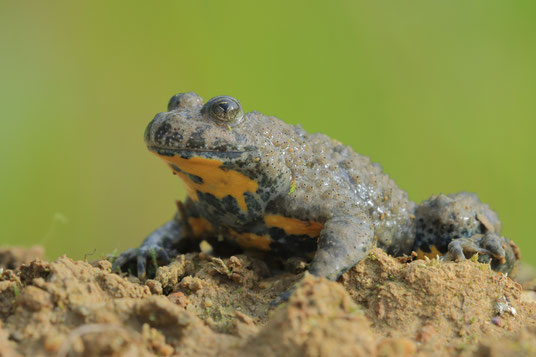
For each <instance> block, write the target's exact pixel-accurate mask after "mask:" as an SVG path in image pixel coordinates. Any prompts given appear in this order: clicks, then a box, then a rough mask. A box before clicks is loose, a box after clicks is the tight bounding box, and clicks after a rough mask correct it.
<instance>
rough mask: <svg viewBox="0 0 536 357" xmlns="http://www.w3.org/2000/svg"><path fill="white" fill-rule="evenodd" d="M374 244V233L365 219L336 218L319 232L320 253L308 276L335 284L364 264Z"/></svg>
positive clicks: (318, 252)
mask: <svg viewBox="0 0 536 357" xmlns="http://www.w3.org/2000/svg"><path fill="white" fill-rule="evenodd" d="M373 243H374V234H373V230H372V227H371V224H370V223H369V221H368V220H367V219H366V218H364V217H361V216H340V217H334V218H332V219H330V220H328V221H327V222H326V223H325V224H324V228H323V229H322V232H320V237H319V239H318V249H317V251H316V254H315V257H314V259H313V261H312V262H311V266H310V268H309V272H310V273H311V274H313V275H316V276H322V277H325V278H328V279H330V280H335V279H337V278H338V277H339V276H340V275H341V274H342V273H344V272H345V271H347V270H348V269H350V268H351V267H353V266H354V265H356V264H357V263H358V262H359V261H361V260H362V259H363V258H364V257H365V256H366V255H367V253H368V252H369V250H370V248H372V245H373Z"/></svg>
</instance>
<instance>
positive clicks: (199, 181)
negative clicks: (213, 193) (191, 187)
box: [186, 173, 204, 184]
mask: <svg viewBox="0 0 536 357" xmlns="http://www.w3.org/2000/svg"><path fill="white" fill-rule="evenodd" d="M186 175H187V176H188V178H189V179H190V180H191V181H192V182H194V183H197V184H202V183H203V182H204V181H203V178H202V177H199V176H197V175H192V174H189V173H186Z"/></svg>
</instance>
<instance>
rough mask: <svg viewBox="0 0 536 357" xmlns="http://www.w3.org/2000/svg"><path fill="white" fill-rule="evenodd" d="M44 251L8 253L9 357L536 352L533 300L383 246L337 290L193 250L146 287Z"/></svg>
mask: <svg viewBox="0 0 536 357" xmlns="http://www.w3.org/2000/svg"><path fill="white" fill-rule="evenodd" d="M40 254H42V250H39V249H37V248H36V249H33V250H21V249H17V248H11V249H3V250H0V266H3V267H4V268H3V272H2V273H1V275H0V314H1V321H0V356H22V355H24V356H60V357H61V356H153V355H158V356H226V357H232V356H257V355H258V356H337V357H343V356H408V357H409V356H460V355H461V356H504V355H508V356H534V355H536V319H535V316H534V313H535V311H536V303H535V302H534V301H535V300H534V298H533V296H532V295H531V293H532V292H530V291H529V292H523V290H522V287H521V286H520V285H519V284H518V283H516V282H514V281H513V280H511V279H510V278H508V277H506V276H504V275H502V274H500V273H496V272H493V271H491V270H490V269H489V265H486V264H480V263H478V262H474V261H470V260H468V261H465V262H463V263H440V262H438V261H437V260H427V261H425V260H417V261H413V262H409V263H406V262H404V261H403V259H396V258H392V257H389V256H387V255H386V254H385V253H384V252H383V251H381V250H379V249H376V250H373V251H372V252H371V253H370V254H369V256H368V258H367V259H365V260H364V261H363V262H361V263H360V264H358V265H357V266H356V267H354V268H353V269H352V270H351V271H349V272H347V273H346V274H344V275H343V276H342V277H341V278H340V279H339V281H338V282H330V281H327V280H325V279H320V278H315V277H312V276H310V275H307V274H305V277H304V274H303V273H301V274H297V275H295V274H290V273H287V274H283V275H277V276H272V275H271V274H270V271H269V269H268V268H267V266H266V265H265V263H264V262H263V261H262V260H258V259H255V258H252V257H248V256H245V255H239V256H233V257H230V258H228V259H219V258H214V257H210V256H207V255H206V254H203V253H199V254H198V253H192V254H187V255H182V256H180V257H179V258H178V259H177V260H176V261H175V262H173V263H172V264H171V265H169V266H166V267H161V268H159V270H158V272H157V276H156V277H155V279H153V280H148V281H146V282H140V281H139V280H138V279H136V278H132V277H130V278H128V277H126V278H125V277H120V276H119V275H116V274H114V273H111V272H110V269H111V264H110V263H109V262H108V261H106V260H102V261H98V262H94V263H92V264H89V263H87V262H83V261H73V260H72V259H69V258H67V257H61V258H59V259H58V260H56V261H55V262H46V261H43V260H40V259H39V258H36V257H37V256H39V255H40ZM34 259H35V260H34ZM30 260H33V261H32V262H30ZM295 282H298V288H297V290H296V291H295V293H294V294H293V295H292V297H291V298H290V300H289V302H288V303H285V304H281V305H279V306H277V307H272V306H271V305H270V302H271V301H273V299H274V298H276V297H277V296H279V294H280V293H281V292H283V291H285V290H286V289H288V288H290V287H291V286H292V285H293V284H294V283H295Z"/></svg>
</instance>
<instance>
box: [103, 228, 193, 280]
mask: <svg viewBox="0 0 536 357" xmlns="http://www.w3.org/2000/svg"><path fill="white" fill-rule="evenodd" d="M183 231H184V230H183V229H182V228H181V225H180V223H179V222H178V221H176V220H171V221H169V222H167V223H165V224H164V225H163V226H161V227H160V228H158V229H156V230H155V231H154V232H152V233H151V234H150V235H149V236H148V237H147V238H146V239H145V240H144V241H143V243H142V244H141V246H140V247H139V248H132V249H128V250H126V251H124V252H123V253H121V255H120V256H118V257H117V258H116V259H115V260H114V262H113V266H112V270H121V271H127V272H131V273H136V274H137V276H138V277H139V278H142V279H143V278H145V277H146V276H147V267H150V269H149V271H150V273H153V274H154V273H155V272H156V268H158V266H159V265H165V264H169V263H170V261H171V258H170V257H174V256H176V255H177V254H178V250H177V249H176V248H175V247H176V246H177V244H176V243H177V242H178V241H179V240H181V238H182V236H183ZM148 263H149V264H148ZM149 275H152V274H149Z"/></svg>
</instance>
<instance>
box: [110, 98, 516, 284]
mask: <svg viewBox="0 0 536 357" xmlns="http://www.w3.org/2000/svg"><path fill="white" fill-rule="evenodd" d="M211 105H213V104H212V103H207V105H205V107H203V100H202V99H201V98H200V97H199V96H197V95H196V94H195V93H184V94H179V95H176V96H174V97H173V98H172V99H171V101H170V103H169V107H168V112H164V113H160V114H158V115H157V116H156V117H155V118H154V119H153V120H152V121H151V123H149V125H148V127H147V129H146V133H145V141H146V144H147V147H148V148H149V150H151V151H154V152H156V153H158V154H160V155H179V156H181V157H183V158H186V159H188V158H191V157H203V158H217V159H219V160H221V161H222V162H223V163H224V164H223V167H225V168H228V169H229V170H234V171H238V172H240V173H242V174H244V175H246V176H248V177H250V178H251V179H254V180H256V181H257V182H258V183H259V189H258V190H257V191H256V192H247V193H245V194H244V195H245V196H246V202H247V208H248V209H247V211H244V210H240V209H237V207H236V201H233V200H227V201H232V202H231V203H229V202H227V203H225V204H227V205H228V206H225V204H224V203H223V202H222V201H223V200H218V201H216V200H214V199H213V198H212V199H211V198H210V197H205V196H203V195H204V194H203V193H202V192H199V193H198V195H199V197H201V199H200V200H199V201H198V202H192V201H191V200H187V202H186V205H187V206H188V207H187V209H188V210H191V212H194V211H195V212H196V214H198V215H199V216H200V217H203V218H206V219H208V220H209V221H210V222H211V223H213V224H214V225H215V226H217V227H225V228H231V229H234V230H236V231H240V232H246V231H247V232H255V233H258V234H263V233H266V226H265V225H264V223H263V217H264V216H265V215H267V214H277V215H281V216H284V217H291V218H297V219H300V220H303V221H317V222H320V223H322V224H323V229H322V231H321V233H320V236H319V237H318V239H317V246H316V247H317V249H316V254H315V256H314V258H313V260H312V262H311V266H310V269H309V270H310V272H311V273H313V274H316V275H319V276H325V277H328V278H330V279H336V278H337V277H338V276H339V275H340V274H341V273H342V272H344V271H345V270H347V269H349V268H350V267H352V266H353V265H355V264H356V263H357V262H359V261H360V260H361V259H362V258H363V257H364V256H365V255H366V254H367V253H368V251H369V249H370V248H371V247H372V246H373V244H374V242H377V245H378V246H379V247H381V248H383V249H384V250H386V251H387V252H388V253H391V254H394V255H402V254H409V253H411V251H412V250H417V249H421V250H423V251H425V252H429V251H430V247H432V246H434V247H437V248H438V249H439V250H440V252H441V253H445V254H446V256H447V257H451V258H452V259H457V260H459V259H461V258H462V257H463V252H464V251H465V252H471V251H477V252H478V253H481V254H486V253H487V254H488V256H492V257H494V258H496V259H498V260H501V261H502V259H503V257H504V256H505V253H504V250H503V251H502V252H501V251H500V249H498V248H496V249H495V248H494V247H495V246H497V247H498V246H502V245H504V244H502V243H504V242H508V243H509V241H508V240H506V239H505V238H503V237H500V236H497V238H490V239H491V240H494V241H498V240H501V242H502V243H500V244H499V243H496V244H495V246H494V245H493V244H490V243H489V242H483V243H482V244H487V247H488V248H490V247H491V249H492V251H490V250H489V249H486V248H484V247H481V246H480V245H479V244H481V241H482V238H481V236H478V237H476V238H472V237H473V236H474V235H477V234H480V235H482V234H485V233H486V232H488V231H489V230H490V225H489V224H487V225H486V224H482V223H481V222H480V221H479V220H478V219H477V218H476V217H477V214H480V216H479V217H482V216H485V217H487V221H486V223H488V221H489V222H491V225H492V226H493V227H494V228H493V229H492V230H493V231H494V232H496V233H499V232H500V223H499V221H498V219H497V216H496V215H495V213H494V212H493V211H491V210H490V209H489V207H488V206H487V205H484V204H482V203H480V201H478V199H477V198H476V196H475V195H471V194H466V193H460V194H457V195H454V196H449V197H447V196H443V195H441V196H438V197H434V198H432V199H430V200H428V201H425V202H423V203H422V204H421V205H420V206H417V205H416V204H415V203H413V202H411V201H410V200H409V199H408V195H407V193H406V192H405V191H403V190H401V189H400V188H398V186H397V185H396V184H395V182H394V181H393V180H391V179H390V178H389V177H388V176H387V175H386V174H385V173H383V171H382V169H381V167H380V166H379V165H378V164H376V163H372V162H371V161H370V159H369V158H368V157H365V156H362V155H359V154H357V153H356V152H354V151H353V150H352V149H351V148H350V147H349V146H345V145H343V144H341V143H339V142H338V141H336V140H333V139H331V138H329V137H327V136H326V135H324V134H320V133H317V134H308V133H306V132H305V131H304V130H303V129H302V128H301V127H300V126H292V125H288V124H286V123H284V122H283V121H281V120H279V119H277V118H275V117H271V116H265V115H263V114H261V113H258V112H250V113H247V114H245V115H244V116H243V117H242V116H241V115H237V117H238V118H239V120H236V121H232V120H230V121H228V122H226V121H221V120H216V119H215V118H213V117H211V115H210V109H211V107H210V106H211ZM238 105H239V104H238ZM219 109H221V108H219ZM240 111H241V108H240ZM233 115H236V113H234V112H233ZM192 179H196V178H195V177H193V178H192ZM205 198H206V199H205ZM233 202H234V203H235V204H234V206H233ZM222 207H224V208H222ZM225 207H229V208H228V209H227V208H225ZM466 207H467V209H466ZM189 212H190V211H189ZM171 222H175V223H172V230H171V231H170V232H171V233H166V230H164V232H160V233H158V234H155V233H153V234H152V238H151V239H150V242H149V243H144V244H143V245H142V246H141V247H140V249H139V250H137V251H133V250H129V251H127V252H125V253H123V255H121V256H120V257H119V258H118V260H117V261H116V263H115V266H116V267H117V266H119V267H120V266H124V265H126V264H127V263H128V262H129V261H132V260H136V261H137V263H138V271H139V272H140V273H143V271H144V269H145V267H144V265H143V261H144V260H145V259H146V258H147V250H148V248H151V249H154V250H156V251H157V255H158V257H160V258H165V256H167V254H168V253H170V252H172V254H175V253H176V251H173V250H172V246H173V245H174V244H176V243H177V242H178V241H180V240H182V239H184V238H185V234H184V233H180V234H179V233H177V232H183V231H184V230H181V229H180V227H179V226H181V225H183V224H184V222H181V219H180V218H176V219H175V220H174V221H171ZM168 224H169V222H168ZM178 227H179V228H178ZM245 227H247V228H245ZM447 231H448V232H447ZM157 236H160V237H162V238H161V241H162V242H164V243H155V238H156V237H157ZM150 237H151V236H150ZM457 238H465V241H464V244H453V245H452V246H453V248H452V249H451V253H450V255H449V254H447V252H449V244H450V243H451V242H454V241H455V240H456V239H457ZM488 240H489V239H488ZM503 240H504V242H503ZM146 242H147V241H146ZM281 242H283V243H282V244H284V242H285V241H284V240H282V241H281ZM454 246H456V247H454ZM276 248H277V247H276V245H274V246H273V249H274V253H275V254H277V252H278V250H277V249H280V248H281V247H279V248H277V249H276ZM460 249H461V251H462V254H461V255H460V254H458V253H459V251H460ZM161 251H165V253H160V252H161ZM457 252H458V253H457ZM313 253H314V252H313ZM510 258H511V254H510ZM163 260H167V259H163ZM514 261H515V258H514ZM501 267H502V270H506V271H510V270H511V268H512V267H513V262H512V261H507V262H506V263H504V264H502V265H501Z"/></svg>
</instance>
